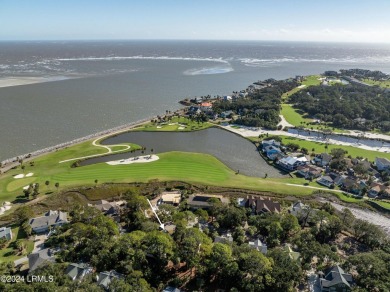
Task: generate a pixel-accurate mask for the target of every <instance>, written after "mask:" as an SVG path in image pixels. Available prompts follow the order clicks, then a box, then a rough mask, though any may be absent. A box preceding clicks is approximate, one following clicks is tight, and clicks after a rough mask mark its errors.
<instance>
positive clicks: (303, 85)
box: [298, 84, 306, 88]
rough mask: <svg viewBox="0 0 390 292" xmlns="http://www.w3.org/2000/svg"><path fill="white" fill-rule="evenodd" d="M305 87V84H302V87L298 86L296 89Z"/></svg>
mask: <svg viewBox="0 0 390 292" xmlns="http://www.w3.org/2000/svg"><path fill="white" fill-rule="evenodd" d="M305 87H306V85H305V84H302V85H299V86H298V88H305Z"/></svg>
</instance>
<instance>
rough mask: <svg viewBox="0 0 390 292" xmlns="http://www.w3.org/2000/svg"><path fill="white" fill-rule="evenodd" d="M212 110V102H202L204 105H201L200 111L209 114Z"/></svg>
mask: <svg viewBox="0 0 390 292" xmlns="http://www.w3.org/2000/svg"><path fill="white" fill-rule="evenodd" d="M212 108H213V105H212V103H211V102H202V103H201V104H200V110H201V111H202V112H208V111H210V110H211V109H212Z"/></svg>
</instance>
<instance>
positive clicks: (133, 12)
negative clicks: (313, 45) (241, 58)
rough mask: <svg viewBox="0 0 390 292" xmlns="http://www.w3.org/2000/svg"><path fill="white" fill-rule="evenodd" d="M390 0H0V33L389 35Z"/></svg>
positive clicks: (341, 38) (335, 38) (39, 36)
mask: <svg viewBox="0 0 390 292" xmlns="http://www.w3.org/2000/svg"><path fill="white" fill-rule="evenodd" d="M389 12H390V0H370V1H368V0H366V1H359V0H353V1H352V0H343V1H340V0H327V1H319V0H267V1H263V0H207V1H206V0H138V1H135V0H127V1H126V0H56V1H53V0H0V40H96V39H185V40H189V39H194V40H196V39H206V40H280V41H320V42H327V41H329V42H363V43H364V42H378V43H390V17H389Z"/></svg>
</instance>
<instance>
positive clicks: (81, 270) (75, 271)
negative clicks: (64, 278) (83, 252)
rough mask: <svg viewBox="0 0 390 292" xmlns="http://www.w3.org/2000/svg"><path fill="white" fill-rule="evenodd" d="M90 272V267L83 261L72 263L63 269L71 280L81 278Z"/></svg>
mask: <svg viewBox="0 0 390 292" xmlns="http://www.w3.org/2000/svg"><path fill="white" fill-rule="evenodd" d="M90 273H92V267H90V266H88V265H87V264H84V263H80V264H75V263H72V264H70V265H69V266H68V267H67V268H66V271H65V274H66V275H68V276H69V277H70V278H71V279H72V280H73V281H75V280H82V279H83V278H84V277H85V276H86V275H88V274H90Z"/></svg>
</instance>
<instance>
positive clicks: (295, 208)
mask: <svg viewBox="0 0 390 292" xmlns="http://www.w3.org/2000/svg"><path fill="white" fill-rule="evenodd" d="M317 211H318V209H313V208H311V207H310V206H308V205H305V204H303V203H302V202H301V201H298V202H295V203H293V204H292V205H291V207H290V209H289V210H288V212H289V213H290V214H292V215H294V216H295V217H297V218H298V221H300V222H301V221H304V222H306V223H310V222H313V219H314V217H315V215H316V214H317Z"/></svg>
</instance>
